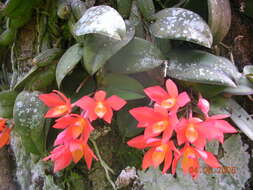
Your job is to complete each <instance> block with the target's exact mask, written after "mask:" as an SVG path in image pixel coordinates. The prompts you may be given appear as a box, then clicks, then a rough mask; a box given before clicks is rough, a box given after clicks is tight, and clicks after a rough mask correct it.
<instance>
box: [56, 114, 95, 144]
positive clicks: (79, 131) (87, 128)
mask: <svg viewBox="0 0 253 190" xmlns="http://www.w3.org/2000/svg"><path fill="white" fill-rule="evenodd" d="M53 127H54V128H56V129H65V130H64V131H63V132H61V133H60V134H59V135H58V136H57V138H56V141H55V145H58V144H62V143H64V141H69V140H72V139H76V138H78V137H79V136H80V135H82V139H83V141H84V142H87V141H88V138H89V136H90V133H91V132H92V130H93V127H92V126H91V124H90V122H89V121H88V120H87V119H86V118H84V117H82V116H80V115H78V114H70V115H67V116H65V117H62V118H59V119H57V120H56V123H55V124H54V125H53Z"/></svg>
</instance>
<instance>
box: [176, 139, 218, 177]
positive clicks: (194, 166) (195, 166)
mask: <svg viewBox="0 0 253 190" xmlns="http://www.w3.org/2000/svg"><path fill="white" fill-rule="evenodd" d="M180 158H182V169H183V172H184V173H185V174H186V173H190V175H191V176H192V177H193V178H196V177H197V176H198V175H199V167H200V166H199V158H201V159H202V160H204V161H205V163H206V164H207V165H209V166H210V167H212V168H218V167H220V164H219V162H218V161H217V159H216V158H215V156H214V155H213V154H212V153H211V152H206V151H204V150H200V149H197V148H193V147H191V146H190V145H189V144H186V145H185V146H184V148H182V149H181V150H180V153H179V154H178V153H176V155H175V158H174V160H173V163H172V173H173V174H174V173H175V171H176V166H177V163H178V161H179V159H180Z"/></svg>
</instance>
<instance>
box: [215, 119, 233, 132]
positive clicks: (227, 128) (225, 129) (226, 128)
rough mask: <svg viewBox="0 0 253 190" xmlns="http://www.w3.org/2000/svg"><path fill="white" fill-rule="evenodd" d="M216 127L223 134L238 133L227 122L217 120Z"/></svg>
mask: <svg viewBox="0 0 253 190" xmlns="http://www.w3.org/2000/svg"><path fill="white" fill-rule="evenodd" d="M215 127H217V128H218V129H219V130H221V131H222V132H223V133H237V131H236V129H235V128H234V127H233V126H232V125H230V124H229V123H228V122H227V121H225V120H217V121H216V122H215Z"/></svg>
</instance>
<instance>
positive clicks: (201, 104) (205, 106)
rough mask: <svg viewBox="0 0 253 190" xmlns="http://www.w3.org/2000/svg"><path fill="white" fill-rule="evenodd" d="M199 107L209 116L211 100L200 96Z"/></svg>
mask: <svg viewBox="0 0 253 190" xmlns="http://www.w3.org/2000/svg"><path fill="white" fill-rule="evenodd" d="M198 107H199V109H200V110H201V111H202V112H203V113H204V114H205V116H206V117H208V112H209V108H210V104H209V102H208V101H207V100H206V99H204V98H202V97H200V98H199V101H198Z"/></svg>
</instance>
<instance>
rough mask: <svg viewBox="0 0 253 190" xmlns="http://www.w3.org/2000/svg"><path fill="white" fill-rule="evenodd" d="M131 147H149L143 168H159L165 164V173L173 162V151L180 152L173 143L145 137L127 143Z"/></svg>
mask: <svg viewBox="0 0 253 190" xmlns="http://www.w3.org/2000/svg"><path fill="white" fill-rule="evenodd" d="M127 144H128V145H129V146H131V147H135V148H139V149H144V148H147V147H149V148H150V149H149V150H148V151H147V152H146V153H145V155H144V158H143V161H142V168H143V169H144V170H145V169H147V168H148V167H150V166H153V167H154V168H157V167H158V166H159V165H160V164H161V163H163V162H164V167H163V173H166V171H167V170H168V169H169V168H170V166H171V162H172V151H178V150H177V149H176V148H175V146H174V143H173V141H167V142H165V141H163V140H162V139H159V138H149V139H146V138H145V137H144V136H143V135H142V136H138V137H135V138H133V139H132V140H130V141H128V143H127Z"/></svg>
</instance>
